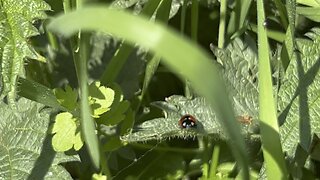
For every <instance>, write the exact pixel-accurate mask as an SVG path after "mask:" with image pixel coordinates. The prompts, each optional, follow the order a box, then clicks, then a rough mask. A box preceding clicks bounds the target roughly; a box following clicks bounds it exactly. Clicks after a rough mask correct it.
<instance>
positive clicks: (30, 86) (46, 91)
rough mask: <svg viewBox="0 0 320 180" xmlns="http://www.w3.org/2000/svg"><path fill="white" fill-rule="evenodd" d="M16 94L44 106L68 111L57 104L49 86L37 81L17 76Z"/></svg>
mask: <svg viewBox="0 0 320 180" xmlns="http://www.w3.org/2000/svg"><path fill="white" fill-rule="evenodd" d="M18 94H19V96H22V97H25V98H28V99H30V100H33V101H36V102H38V103H41V104H44V105H46V106H50V107H53V108H57V109H60V110H62V111H68V110H67V109H66V108H64V107H63V106H61V105H60V104H59V102H58V101H57V98H56V96H55V95H54V94H53V92H52V90H51V89H50V88H48V87H46V86H44V85H42V84H39V83H37V82H34V81H30V80H27V79H24V78H19V86H18Z"/></svg>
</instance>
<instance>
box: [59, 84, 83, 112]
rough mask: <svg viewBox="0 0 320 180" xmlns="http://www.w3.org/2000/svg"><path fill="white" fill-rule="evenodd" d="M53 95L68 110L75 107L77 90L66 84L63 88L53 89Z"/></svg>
mask: <svg viewBox="0 0 320 180" xmlns="http://www.w3.org/2000/svg"><path fill="white" fill-rule="evenodd" d="M53 92H54V95H55V96H56V97H57V101H58V102H59V103H60V104H61V105H62V106H63V107H65V108H67V109H68V110H69V111H73V110H74V109H75V108H76V107H77V100H78V93H77V90H76V89H74V90H72V88H71V87H70V86H69V85H67V86H66V87H65V90H63V89H61V88H57V89H54V90H53Z"/></svg>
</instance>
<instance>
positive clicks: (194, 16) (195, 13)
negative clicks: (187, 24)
mask: <svg viewBox="0 0 320 180" xmlns="http://www.w3.org/2000/svg"><path fill="white" fill-rule="evenodd" d="M198 19H199V1H198V0H192V6H191V39H192V40H193V41H194V42H197V41H198Z"/></svg>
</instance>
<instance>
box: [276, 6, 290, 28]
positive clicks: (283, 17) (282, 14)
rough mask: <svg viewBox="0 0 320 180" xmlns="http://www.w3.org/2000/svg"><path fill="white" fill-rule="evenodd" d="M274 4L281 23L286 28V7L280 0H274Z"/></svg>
mask: <svg viewBox="0 0 320 180" xmlns="http://www.w3.org/2000/svg"><path fill="white" fill-rule="evenodd" d="M274 4H275V5H276V8H277V9H278V12H279V16H280V21H281V25H282V26H283V27H284V28H286V27H287V26H288V19H287V12H286V7H285V6H284V5H283V3H282V2H281V0H274Z"/></svg>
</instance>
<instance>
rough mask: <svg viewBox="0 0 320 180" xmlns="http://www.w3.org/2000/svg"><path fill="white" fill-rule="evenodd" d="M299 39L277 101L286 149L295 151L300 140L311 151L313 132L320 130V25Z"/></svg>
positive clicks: (289, 152) (291, 152) (290, 152)
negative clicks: (305, 37) (296, 50)
mask: <svg viewBox="0 0 320 180" xmlns="http://www.w3.org/2000/svg"><path fill="white" fill-rule="evenodd" d="M306 36H307V37H308V38H310V40H307V39H299V40H298V41H297V43H298V51H299V52H298V53H296V54H298V55H297V56H296V57H294V58H293V59H292V60H291V61H290V64H289V66H288V69H287V71H286V75H285V77H284V79H283V84H282V86H281V88H280V91H279V95H278V101H279V109H280V110H281V115H280V116H279V120H280V123H281V124H283V125H282V126H281V129H280V134H281V142H282V145H283V150H284V151H286V152H287V153H288V154H289V155H293V154H294V152H295V149H296V147H297V145H298V143H300V144H301V146H302V147H303V148H304V149H305V150H306V151H308V150H309V148H310V143H311V138H312V135H313V134H314V133H315V134H318V135H319V133H320V121H319V120H320V114H319V112H320V89H319V87H320V72H319V68H320V49H319V47H320V29H313V32H310V33H307V34H306Z"/></svg>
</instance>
